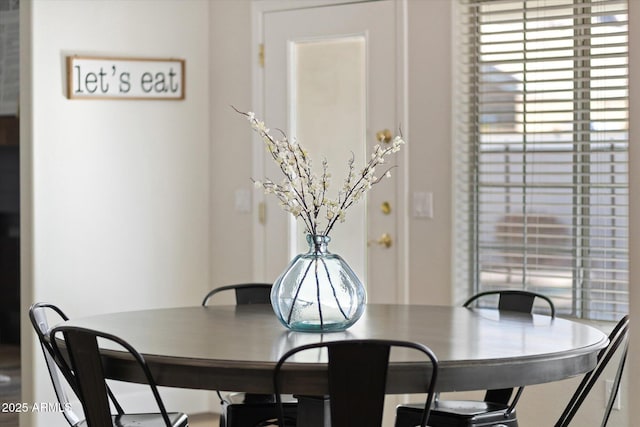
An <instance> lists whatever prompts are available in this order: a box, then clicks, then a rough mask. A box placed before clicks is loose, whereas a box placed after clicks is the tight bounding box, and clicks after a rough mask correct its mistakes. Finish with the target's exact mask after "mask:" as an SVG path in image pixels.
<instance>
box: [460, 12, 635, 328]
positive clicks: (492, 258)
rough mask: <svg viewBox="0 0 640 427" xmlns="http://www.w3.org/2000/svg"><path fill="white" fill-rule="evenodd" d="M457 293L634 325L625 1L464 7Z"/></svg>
mask: <svg viewBox="0 0 640 427" xmlns="http://www.w3.org/2000/svg"><path fill="white" fill-rule="evenodd" d="M456 19H457V20H458V22H457V25H456V28H457V29H458V35H457V38H456V40H457V42H456V51H457V52H456V55H455V57H456V62H457V63H456V79H455V96H454V98H455V100H454V102H455V105H456V113H457V114H456V115H455V116H456V119H455V120H456V122H455V129H454V134H455V139H456V156H455V158H456V160H455V162H456V164H455V172H456V174H455V182H456V197H455V211H456V217H455V223H456V234H455V245H456V257H457V259H456V267H457V271H456V273H455V276H456V280H457V281H459V284H460V283H464V284H470V285H471V288H472V290H473V291H483V290H490V289H528V290H533V291H537V292H542V293H544V294H546V295H548V296H549V297H551V298H552V299H553V301H554V303H555V304H556V307H557V309H558V312H559V313H561V314H566V315H572V316H576V317H582V318H589V319H600V320H614V319H617V318H619V317H620V315H621V314H622V313H627V312H628V263H629V259H628V244H627V240H628V225H629V217H628V199H629V196H628V195H629V193H628V184H629V182H628V162H627V158H628V156H627V153H628V147H629V134H628V117H629V116H628V25H627V1H626V0H484V1H483V0H459V4H458V12H457V13H456Z"/></svg>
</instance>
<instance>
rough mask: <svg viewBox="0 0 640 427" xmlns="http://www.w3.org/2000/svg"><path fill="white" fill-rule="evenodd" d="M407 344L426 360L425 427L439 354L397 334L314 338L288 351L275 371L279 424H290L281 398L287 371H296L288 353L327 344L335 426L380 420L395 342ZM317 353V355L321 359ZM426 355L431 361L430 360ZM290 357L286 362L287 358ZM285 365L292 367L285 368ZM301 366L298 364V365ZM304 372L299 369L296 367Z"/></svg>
mask: <svg viewBox="0 0 640 427" xmlns="http://www.w3.org/2000/svg"><path fill="white" fill-rule="evenodd" d="M397 347H401V348H406V349H413V350H415V351H418V352H422V353H423V355H424V356H426V357H425V360H424V385H425V386H424V391H425V393H426V394H427V397H426V400H425V403H424V405H423V406H422V409H423V410H422V414H421V416H420V417H419V420H418V423H416V425H418V424H419V425H420V426H421V427H424V426H425V425H426V423H427V419H428V418H429V408H430V407H431V403H432V402H433V398H434V390H435V384H436V380H437V377H438V359H437V358H436V356H435V355H434V354H433V352H432V351H431V350H430V349H429V348H428V347H426V346H424V345H422V344H418V343H413V342H407V341H394V340H345V341H333V342H325V343H314V344H308V345H303V346H299V347H296V348H294V349H291V350H289V351H287V352H286V353H285V354H284V355H282V357H281V358H280V359H279V361H278V363H277V364H276V367H275V369H274V372H273V387H274V390H275V394H276V400H277V402H278V405H279V407H280V413H281V416H280V418H279V421H280V424H279V425H280V427H286V423H285V417H284V416H282V413H283V409H282V407H281V403H282V400H281V398H280V395H281V390H282V384H283V383H284V382H286V378H287V376H292V375H296V370H295V369H293V368H291V366H290V365H293V364H294V363H293V362H288V360H289V358H291V357H292V356H294V355H296V354H298V353H300V352H310V351H314V350H317V351H318V352H320V351H322V350H323V349H326V350H327V354H328V358H327V360H328V368H327V378H328V384H329V396H328V399H329V408H330V410H329V412H330V414H331V426H332V427H353V426H367V427H376V426H381V425H382V414H383V407H384V397H385V390H386V382H387V370H388V365H389V354H390V352H391V349H392V348H397ZM318 358H319V355H314V360H318ZM427 359H428V361H429V362H428V363H427ZM287 362H288V363H287ZM287 365H289V367H290V368H291V369H287ZM296 368H297V367H296ZM297 372H298V375H301V373H300V371H297Z"/></svg>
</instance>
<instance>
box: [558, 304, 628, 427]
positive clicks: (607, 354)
mask: <svg viewBox="0 0 640 427" xmlns="http://www.w3.org/2000/svg"><path fill="white" fill-rule="evenodd" d="M628 335H629V316H628V315H627V316H624V317H623V318H622V319H620V320H619V321H618V323H617V324H616V326H615V328H613V330H612V331H611V333H610V334H609V344H608V345H607V347H605V348H604V349H602V350H601V351H600V353H599V354H598V363H597V364H596V367H595V368H594V369H593V370H592V371H590V372H589V373H587V374H586V375H585V376H584V378H583V379H582V381H581V382H580V385H578V388H577V389H576V391H575V392H574V394H573V396H571V399H570V400H569V403H568V404H567V406H566V408H565V409H564V411H563V412H562V415H560V418H559V419H558V422H556V424H555V427H566V426H568V425H569V423H570V422H571V420H573V417H574V416H575V415H576V413H577V412H578V409H580V406H581V405H582V403H583V402H584V400H585V399H586V397H587V396H588V394H589V392H590V391H591V389H592V388H593V386H594V384H595V383H596V381H597V380H598V378H600V375H601V374H602V372H603V371H604V369H605V368H606V367H607V365H608V364H609V362H610V361H611V360H612V358H613V356H614V355H615V354H616V353H618V352H619V354H620V358H619V361H618V367H617V370H616V375H615V378H614V381H613V387H612V388H611V394H610V395H609V401H608V402H607V406H606V407H605V412H604V415H603V418H602V423H601V424H600V425H601V426H603V427H604V426H606V425H607V422H608V421H609V416H610V415H611V409H613V404H614V402H615V400H616V396H617V395H618V388H619V386H620V381H621V379H622V372H623V370H624V365H625V362H626V359H627V350H628V347H629V339H628Z"/></svg>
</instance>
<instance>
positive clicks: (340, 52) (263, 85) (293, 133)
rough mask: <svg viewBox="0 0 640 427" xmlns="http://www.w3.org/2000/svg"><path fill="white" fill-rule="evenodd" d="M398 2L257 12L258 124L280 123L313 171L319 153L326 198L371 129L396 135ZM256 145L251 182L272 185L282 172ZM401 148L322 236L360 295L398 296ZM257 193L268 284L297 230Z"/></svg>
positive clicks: (359, 158)
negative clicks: (325, 167)
mask: <svg viewBox="0 0 640 427" xmlns="http://www.w3.org/2000/svg"><path fill="white" fill-rule="evenodd" d="M258 3H260V2H257V4H258ZM398 3H399V2H393V1H392V0H386V1H375V2H364V3H354V4H340V5H328V6H327V5H325V6H322V7H307V8H302V9H300V8H299V7H301V6H302V5H307V6H308V5H309V3H304V2H297V1H292V2H284V4H285V5H288V6H291V7H298V9H289V10H271V11H263V12H262V13H260V14H259V15H258V16H259V17H260V19H259V22H258V25H259V26H260V25H261V26H262V34H261V36H262V37H259V39H260V40H259V42H260V43H262V45H263V49H262V54H263V56H262V57H263V66H261V67H260V68H258V69H257V73H256V76H257V82H258V84H257V88H258V91H259V92H258V94H257V97H256V103H257V104H259V105H256V106H255V107H256V110H257V111H258V115H259V116H261V118H263V119H264V121H265V123H266V125H267V127H269V128H271V129H281V130H282V131H284V132H286V134H287V135H288V136H289V137H290V138H291V137H295V138H296V139H297V140H298V142H299V143H300V144H301V145H303V146H304V147H305V148H306V149H307V150H308V151H309V154H310V157H311V158H312V160H313V165H314V167H315V168H317V173H318V175H320V173H321V164H322V161H323V160H324V159H327V161H328V164H329V172H330V173H331V187H330V188H329V194H330V195H335V194H337V191H338V189H339V188H340V187H342V185H343V182H344V179H345V178H346V176H347V173H348V168H347V161H348V159H349V158H350V157H351V156H352V155H353V156H354V157H355V165H356V169H358V168H362V167H363V166H364V165H365V162H366V161H368V159H369V156H370V154H371V152H372V148H373V146H374V145H375V144H378V143H380V142H379V141H378V139H377V134H378V132H379V131H382V130H384V129H389V130H390V131H391V133H392V134H395V133H396V132H397V131H398V129H399V128H400V126H401V120H402V119H403V118H404V116H402V114H403V112H402V111H400V110H401V106H402V105H403V100H402V95H403V94H402V93H401V91H400V90H398V87H399V86H400V87H402V86H403V85H402V81H403V80H402V65H403V61H402V59H401V55H400V52H399V51H400V50H401V49H399V47H401V46H402V45H401V43H399V42H398V36H397V32H396V28H397V24H396V22H397V18H396V16H397V14H398V13H399V11H398V10H397V8H398V7H399V6H398ZM278 4H279V5H280V7H282V5H283V3H282V2H280V3H278ZM399 106H400V107H399ZM260 110H262V111H261V113H262V114H260ZM276 133H277V132H276ZM256 144H257V147H256V156H255V161H256V163H257V164H256V167H255V168H254V169H255V172H256V173H257V174H258V175H257V176H255V179H259V180H261V179H263V178H264V177H269V178H271V179H272V180H273V181H275V182H280V181H281V179H282V174H281V172H280V171H279V170H278V169H277V167H276V166H275V164H274V162H273V160H272V159H271V158H270V157H269V156H267V155H264V149H263V147H262V146H261V143H260V142H259V141H256ZM382 144H385V143H384V142H382ZM405 149H406V146H405V147H403V151H404V150H405ZM403 151H401V152H400V153H398V154H396V155H394V156H392V157H391V158H390V159H389V161H388V162H386V163H385V164H384V165H381V166H382V167H384V169H382V168H378V169H376V175H378V176H380V175H379V174H382V173H384V171H386V170H387V168H389V167H393V166H398V167H397V168H393V169H391V174H392V177H391V178H390V179H383V180H382V181H380V182H379V183H378V184H376V185H375V186H374V187H373V188H372V189H371V190H370V191H369V192H368V194H367V198H366V199H365V200H363V201H361V203H360V205H359V206H358V205H354V206H351V207H350V208H349V209H348V210H347V211H346V214H347V215H346V222H344V223H338V224H337V225H336V227H335V228H334V229H333V230H332V231H331V233H330V236H331V238H332V240H331V243H330V245H329V250H330V251H331V252H335V253H338V254H340V255H341V256H342V257H343V258H344V259H345V260H346V261H347V262H348V263H349V265H350V266H351V267H352V268H353V269H354V271H355V272H356V273H357V274H358V276H359V277H360V279H361V280H362V282H363V283H364V284H365V287H366V288H367V300H368V302H376V303H394V302H402V300H403V298H404V295H405V294H406V292H405V283H404V282H405V274H404V268H403V266H404V262H403V261H402V260H403V259H404V258H405V256H404V255H405V254H404V241H405V237H404V236H403V235H402V234H401V230H402V229H403V227H402V224H403V218H404V215H405V202H404V200H403V199H402V198H401V197H399V196H398V195H399V194H405V193H406V191H404V189H403V187H402V185H403V183H404V179H403V174H405V173H406V172H407V171H406V170H404V161H403V154H404V152H403ZM256 198H258V200H257V202H258V203H259V209H260V211H261V213H262V214H261V215H260V218H259V223H257V224H256V229H255V230H256V233H255V237H256V239H255V241H256V250H255V252H254V255H255V257H256V260H255V261H256V265H257V266H258V271H257V272H256V274H255V276H256V279H260V280H270V281H273V280H275V278H276V277H277V276H278V275H279V274H280V273H281V272H282V270H283V269H284V268H285V266H286V265H287V263H288V262H289V260H290V259H291V258H292V257H293V256H294V255H295V254H297V253H300V252H306V250H307V246H306V243H305V242H304V233H303V230H304V229H303V228H302V227H301V226H300V225H296V223H295V221H294V220H293V217H292V216H291V215H290V214H285V213H284V211H283V210H282V209H281V207H280V206H279V205H278V202H277V200H276V198H275V197H273V195H266V196H265V195H263V194H260V193H256ZM383 235H384V236H385V238H384V239H381V237H382V236H383ZM378 240H384V243H385V244H381V243H378Z"/></svg>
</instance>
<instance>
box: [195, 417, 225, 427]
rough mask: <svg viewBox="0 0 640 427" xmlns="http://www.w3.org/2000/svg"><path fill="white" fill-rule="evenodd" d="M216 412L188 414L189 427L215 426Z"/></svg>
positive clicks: (216, 421)
mask: <svg viewBox="0 0 640 427" xmlns="http://www.w3.org/2000/svg"><path fill="white" fill-rule="evenodd" d="M217 426H218V415H217V414H195V415H189V427H217Z"/></svg>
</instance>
